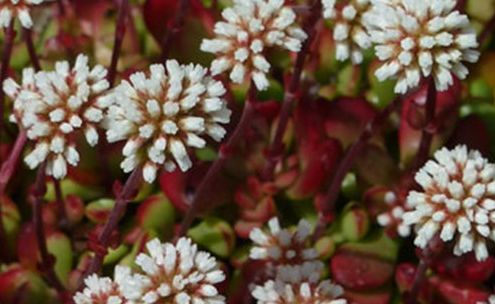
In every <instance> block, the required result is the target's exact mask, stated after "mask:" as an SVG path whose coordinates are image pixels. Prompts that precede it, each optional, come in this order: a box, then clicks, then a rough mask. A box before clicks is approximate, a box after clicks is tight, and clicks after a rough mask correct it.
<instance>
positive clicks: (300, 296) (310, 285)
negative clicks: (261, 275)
mask: <svg viewBox="0 0 495 304" xmlns="http://www.w3.org/2000/svg"><path fill="white" fill-rule="evenodd" d="M314 273H315V272H314V269H312V267H306V266H296V267H282V268H280V269H279V271H278V273H277V277H276V279H275V280H268V281H266V282H265V284H264V285H263V286H256V287H255V288H254V289H253V291H252V296H253V297H254V298H255V299H256V300H257V303H258V304H279V303H280V304H289V303H290V304H292V303H302V304H346V303H347V301H346V300H345V299H338V298H339V297H341V296H342V294H343V292H344V290H343V289H342V287H340V286H339V285H335V284H332V283H331V282H330V280H324V281H320V279H319V277H318V276H315V275H314Z"/></svg>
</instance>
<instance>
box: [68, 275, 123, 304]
mask: <svg viewBox="0 0 495 304" xmlns="http://www.w3.org/2000/svg"><path fill="white" fill-rule="evenodd" d="M130 278H131V269H130V268H128V267H124V266H117V267H116V268H115V278H114V280H112V279H110V278H106V277H103V278H101V277H98V276H97V275H96V274H92V275H90V276H89V277H87V278H86V279H85V280H84V284H85V288H84V290H83V291H82V292H77V293H76V294H75V295H74V302H75V303H76V304H124V303H129V304H130V303H132V302H129V301H127V300H126V299H125V297H124V289H125V288H127V287H128V286H126V284H127V283H126V282H129V280H130Z"/></svg>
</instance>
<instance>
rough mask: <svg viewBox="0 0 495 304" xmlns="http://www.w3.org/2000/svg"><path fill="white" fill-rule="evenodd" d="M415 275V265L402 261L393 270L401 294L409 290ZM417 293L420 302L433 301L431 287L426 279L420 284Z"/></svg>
mask: <svg viewBox="0 0 495 304" xmlns="http://www.w3.org/2000/svg"><path fill="white" fill-rule="evenodd" d="M415 275H416V265H413V264H410V263H403V264H400V265H398V266H397V268H396V270H395V283H396V284H397V286H398V288H399V291H400V292H401V294H407V292H409V291H411V289H412V286H413V282H414V278H415ZM418 295H419V296H418V299H419V300H420V302H421V303H434V302H432V300H433V288H432V286H431V284H430V283H429V281H428V280H425V281H424V282H423V283H422V284H421V286H420V289H419V293H418Z"/></svg>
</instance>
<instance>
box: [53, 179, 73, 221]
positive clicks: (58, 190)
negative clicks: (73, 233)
mask: <svg viewBox="0 0 495 304" xmlns="http://www.w3.org/2000/svg"><path fill="white" fill-rule="evenodd" d="M53 188H54V189H55V202H56V203H57V209H58V214H59V216H60V221H59V222H60V226H61V227H67V225H68V224H69V220H68V218H67V212H66V210H65V200H64V194H63V192H62V187H61V186H60V181H59V180H58V179H55V178H54V179H53Z"/></svg>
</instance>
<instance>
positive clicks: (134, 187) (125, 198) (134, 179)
mask: <svg viewBox="0 0 495 304" xmlns="http://www.w3.org/2000/svg"><path fill="white" fill-rule="evenodd" d="M142 181H143V179H142V168H141V167H138V168H136V169H135V170H134V171H133V172H132V173H131V175H130V176H129V178H128V179H127V181H126V183H125V185H124V187H123V188H122V189H121V191H120V192H119V193H118V195H117V198H116V200H115V205H114V207H113V209H112V211H111V212H110V215H109V217H108V219H107V221H106V223H105V226H104V227H103V231H102V232H101V234H100V235H99V237H98V240H97V244H96V245H97V247H99V248H101V249H102V250H98V251H96V252H95V255H94V257H93V259H92V260H91V262H90V264H89V267H88V270H87V272H86V275H85V277H86V276H88V275H91V274H93V273H97V272H98V271H100V269H101V266H102V263H103V258H104V257H105V255H106V250H107V248H108V246H109V245H110V241H111V235H112V233H113V232H114V231H115V229H116V228H117V226H118V224H119V221H120V219H121V218H122V217H123V216H124V214H125V211H126V209H127V203H128V202H129V201H131V200H132V199H133V198H134V196H135V195H136V193H137V192H138V190H139V188H140V187H141V184H142Z"/></svg>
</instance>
